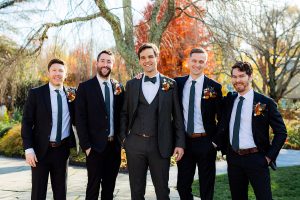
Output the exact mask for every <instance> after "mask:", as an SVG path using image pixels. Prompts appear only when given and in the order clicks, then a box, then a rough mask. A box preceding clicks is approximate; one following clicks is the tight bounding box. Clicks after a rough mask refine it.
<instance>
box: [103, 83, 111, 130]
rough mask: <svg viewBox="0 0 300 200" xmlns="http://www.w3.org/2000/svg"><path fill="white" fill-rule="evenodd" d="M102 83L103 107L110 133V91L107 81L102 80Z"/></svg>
mask: <svg viewBox="0 0 300 200" xmlns="http://www.w3.org/2000/svg"><path fill="white" fill-rule="evenodd" d="M103 84H104V95H105V107H106V112H107V123H108V134H110V93H109V88H108V85H107V82H103Z"/></svg>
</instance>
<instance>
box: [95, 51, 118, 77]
mask: <svg viewBox="0 0 300 200" xmlns="http://www.w3.org/2000/svg"><path fill="white" fill-rule="evenodd" d="M113 64H114V60H113V56H112V55H108V54H106V53H102V54H101V56H100V58H99V60H98V61H97V72H98V74H99V76H100V77H103V78H106V77H108V76H109V75H110V72H111V70H112V67H113Z"/></svg>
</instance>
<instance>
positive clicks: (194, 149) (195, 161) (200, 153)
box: [177, 136, 216, 200]
mask: <svg viewBox="0 0 300 200" xmlns="http://www.w3.org/2000/svg"><path fill="white" fill-rule="evenodd" d="M215 161H216V149H215V148H214V146H213V144H212V142H211V139H210V138H209V137H207V136H206V137H199V138H188V137H187V138H186V149H185V152H184V155H183V157H182V159H181V160H180V161H179V162H178V163H177V166H178V176H177V190H178V193H179V196H180V199H181V200H192V199H194V198H193V194H192V183H193V181H194V175H195V170H196V166H198V176H199V187H200V197H201V200H212V199H213V194H214V185H215V175H216V162H215Z"/></svg>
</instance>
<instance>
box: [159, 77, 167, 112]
mask: <svg viewBox="0 0 300 200" xmlns="http://www.w3.org/2000/svg"><path fill="white" fill-rule="evenodd" d="M164 78H165V77H164V75H162V74H159V88H158V113H160V111H161V108H162V106H163V100H164V95H165V94H166V91H163V90H162V88H161V86H162V83H163V80H164Z"/></svg>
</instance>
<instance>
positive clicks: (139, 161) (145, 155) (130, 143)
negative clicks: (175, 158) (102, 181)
mask: <svg viewBox="0 0 300 200" xmlns="http://www.w3.org/2000/svg"><path fill="white" fill-rule="evenodd" d="M125 149H126V156H127V162H128V171H129V181H130V189H131V199H132V200H144V199H145V197H144V196H145V190H146V178H147V170H148V167H149V170H150V174H151V178H152V182H153V185H154V188H155V193H156V199H157V200H169V199H170V198H169V193H170V189H169V186H168V182H169V168H170V158H162V157H161V155H160V153H159V149H158V142H157V137H143V136H139V135H135V134H133V133H131V134H130V135H129V136H128V137H127V139H126V141H125Z"/></svg>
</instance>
